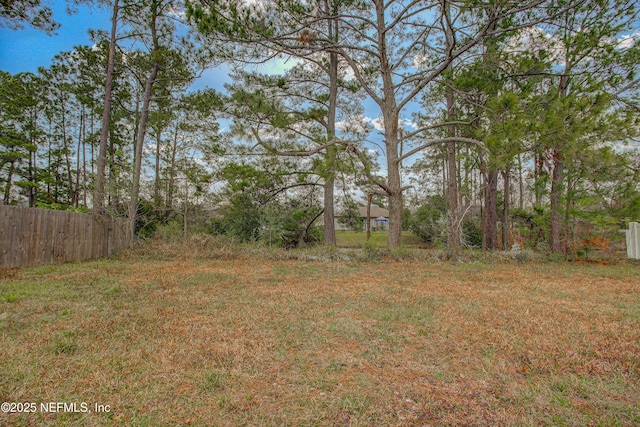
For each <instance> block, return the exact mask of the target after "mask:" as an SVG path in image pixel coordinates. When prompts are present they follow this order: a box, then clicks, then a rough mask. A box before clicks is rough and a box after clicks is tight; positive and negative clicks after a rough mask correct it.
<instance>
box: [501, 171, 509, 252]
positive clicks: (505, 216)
mask: <svg viewBox="0 0 640 427" xmlns="http://www.w3.org/2000/svg"><path fill="white" fill-rule="evenodd" d="M509 175H510V171H509V168H508V167H507V168H506V169H505V170H503V171H502V182H503V183H504V202H503V204H502V250H503V251H508V250H509V249H510V248H509V205H510V200H509V199H510V197H511V194H510V189H509V186H510V185H511V183H510V179H509V178H510V176H509Z"/></svg>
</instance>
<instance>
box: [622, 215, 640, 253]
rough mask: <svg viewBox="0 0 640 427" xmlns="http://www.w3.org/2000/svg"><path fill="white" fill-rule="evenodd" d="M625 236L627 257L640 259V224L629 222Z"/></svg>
mask: <svg viewBox="0 0 640 427" xmlns="http://www.w3.org/2000/svg"><path fill="white" fill-rule="evenodd" d="M625 232H626V235H627V257H629V258H630V259H640V223H637V222H630V223H629V229H628V230H625Z"/></svg>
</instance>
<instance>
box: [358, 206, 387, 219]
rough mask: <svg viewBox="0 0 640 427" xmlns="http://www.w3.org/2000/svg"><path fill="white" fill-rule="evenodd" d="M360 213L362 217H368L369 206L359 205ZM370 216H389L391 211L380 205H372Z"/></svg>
mask: <svg viewBox="0 0 640 427" xmlns="http://www.w3.org/2000/svg"><path fill="white" fill-rule="evenodd" d="M358 213H359V214H360V217H361V218H366V217H367V207H366V206H359V207H358ZM369 217H370V218H380V217H383V218H389V211H388V210H387V209H384V208H381V207H380V206H378V205H374V204H372V205H371V212H370V213H369Z"/></svg>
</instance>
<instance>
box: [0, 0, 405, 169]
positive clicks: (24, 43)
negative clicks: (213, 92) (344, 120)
mask: <svg viewBox="0 0 640 427" xmlns="http://www.w3.org/2000/svg"><path fill="white" fill-rule="evenodd" d="M45 3H48V4H49V6H50V7H51V8H52V10H53V16H54V19H55V20H56V21H57V22H59V23H60V24H61V27H60V29H59V30H58V31H57V32H56V34H54V35H47V34H46V33H45V32H43V31H39V30H36V29H33V28H31V27H28V26H25V28H24V29H22V30H12V29H9V28H4V27H0V70H2V71H6V72H9V73H11V74H17V73H20V72H32V73H36V72H37V71H38V68H39V67H49V66H50V65H51V60H52V58H53V57H54V56H55V55H57V54H59V53H61V52H66V51H72V50H73V49H74V47H75V46H80V45H88V46H91V45H93V43H94V42H93V40H92V39H91V37H90V36H89V32H88V30H89V29H93V30H105V31H109V30H110V28H111V23H110V20H111V11H110V10H109V9H107V8H104V7H98V6H93V7H89V6H87V5H80V6H78V7H77V12H76V13H74V14H72V15H69V14H68V13H67V10H66V9H67V3H66V2H65V1H62V0H52V1H50V2H46V0H45ZM263 67H264V70H263V71H264V72H267V73H274V74H275V73H279V72H282V71H283V70H284V69H285V68H286V67H287V65H285V62H283V61H282V60H280V61H279V62H278V61H276V62H273V63H271V64H265V65H264V66H263ZM230 82H231V80H230V78H229V77H228V69H227V68H226V66H225V65H222V66H221V67H218V68H216V69H209V70H206V71H205V72H204V73H203V74H202V76H201V77H200V78H199V79H198V80H197V81H196V82H195V83H194V84H193V85H192V86H191V89H192V90H198V89H204V88H206V87H210V88H215V89H218V90H224V88H223V86H224V84H225V83H230ZM364 107H365V112H364V113H365V115H366V116H368V117H370V118H372V119H374V118H376V117H379V116H380V113H379V108H378V106H377V105H375V103H373V102H372V100H370V99H367V101H366V102H365V104H364ZM407 118H408V117H407ZM370 138H371V139H373V140H375V141H377V142H378V143H379V144H380V143H381V136H380V134H379V132H378V131H377V130H374V131H373V132H372V134H371V135H370ZM367 145H369V144H367ZM378 147H379V145H378V146H377V147H376V146H369V148H373V149H375V150H376V151H378V152H380V150H379V148H378ZM380 160H382V159H380ZM381 163H382V166H383V170H384V169H386V168H385V167H384V161H382V162H381Z"/></svg>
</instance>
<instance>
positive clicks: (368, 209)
mask: <svg viewBox="0 0 640 427" xmlns="http://www.w3.org/2000/svg"><path fill="white" fill-rule="evenodd" d="M372 198H373V194H367V218H366V221H367V223H366V229H367V242H368V241H369V239H370V238H371V199H372Z"/></svg>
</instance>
